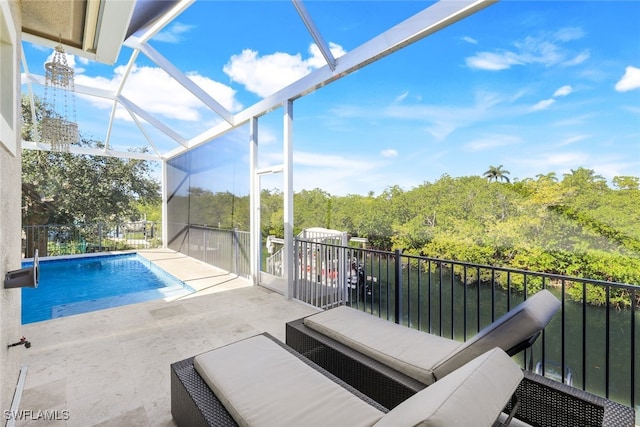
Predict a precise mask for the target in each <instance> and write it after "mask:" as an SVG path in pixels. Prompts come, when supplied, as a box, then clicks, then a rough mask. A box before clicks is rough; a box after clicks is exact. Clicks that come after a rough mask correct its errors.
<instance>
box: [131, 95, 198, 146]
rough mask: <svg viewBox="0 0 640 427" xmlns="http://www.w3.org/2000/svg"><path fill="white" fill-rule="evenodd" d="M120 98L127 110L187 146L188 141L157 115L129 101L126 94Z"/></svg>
mask: <svg viewBox="0 0 640 427" xmlns="http://www.w3.org/2000/svg"><path fill="white" fill-rule="evenodd" d="M118 99H119V101H120V103H121V104H122V105H123V106H124V107H125V108H126V109H127V110H129V111H130V112H133V113H135V114H137V115H138V116H139V117H141V118H142V119H144V120H145V121H146V122H147V123H149V124H150V125H151V126H153V127H155V128H156V129H158V130H159V131H160V132H162V133H164V134H165V135H167V136H168V137H169V138H171V139H173V140H174V141H176V142H177V143H178V144H180V145H183V146H185V147H186V145H187V141H186V140H185V139H184V138H183V137H182V136H180V135H178V134H177V133H176V132H174V131H173V130H172V129H171V128H170V127H169V126H167V125H165V124H164V123H162V122H161V121H160V120H158V119H156V118H155V117H153V116H152V115H150V114H148V113H147V112H146V111H144V110H143V109H142V108H140V107H138V106H137V105H136V104H134V103H133V102H131V101H129V100H128V99H127V98H125V97H124V96H122V95H121V96H120V97H119V98H118Z"/></svg>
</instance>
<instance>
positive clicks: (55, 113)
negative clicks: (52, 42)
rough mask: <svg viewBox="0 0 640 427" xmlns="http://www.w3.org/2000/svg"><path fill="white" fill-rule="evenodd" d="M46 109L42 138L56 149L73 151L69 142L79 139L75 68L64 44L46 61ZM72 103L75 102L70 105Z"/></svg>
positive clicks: (42, 124) (43, 117)
mask: <svg viewBox="0 0 640 427" xmlns="http://www.w3.org/2000/svg"><path fill="white" fill-rule="evenodd" d="M44 68H45V88H44V112H43V116H42V123H41V140H42V141H44V142H48V143H49V144H51V149H52V150H53V151H63V152H66V151H69V145H70V144H73V143H76V142H78V123H76V106H75V91H74V89H75V87H74V81H73V76H74V70H73V68H71V67H69V65H68V64H67V56H66V54H65V52H64V48H63V47H62V45H61V44H59V45H58V46H56V48H55V52H54V54H53V60H52V61H50V62H47V63H46V64H44ZM69 104H71V106H69Z"/></svg>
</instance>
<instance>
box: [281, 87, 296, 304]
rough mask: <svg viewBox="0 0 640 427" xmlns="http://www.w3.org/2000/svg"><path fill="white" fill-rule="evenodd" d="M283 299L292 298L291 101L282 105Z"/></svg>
mask: <svg viewBox="0 0 640 427" xmlns="http://www.w3.org/2000/svg"><path fill="white" fill-rule="evenodd" d="M283 136H284V280H285V284H286V287H285V291H284V297H285V298H287V299H290V298H292V297H293V279H294V263H293V101H291V100H289V101H287V102H286V103H285V104H284V132H283Z"/></svg>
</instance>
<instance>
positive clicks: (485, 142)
mask: <svg viewBox="0 0 640 427" xmlns="http://www.w3.org/2000/svg"><path fill="white" fill-rule="evenodd" d="M520 142H521V141H520V138H519V137H517V136H513V135H489V136H486V137H484V138H481V139H477V140H475V141H471V142H469V143H467V144H465V145H464V147H463V148H464V149H465V150H466V151H486V150H492V149H494V148H498V147H506V146H509V145H515V144H519V143H520Z"/></svg>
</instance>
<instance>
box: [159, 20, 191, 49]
mask: <svg viewBox="0 0 640 427" xmlns="http://www.w3.org/2000/svg"><path fill="white" fill-rule="evenodd" d="M192 28H195V26H194V25H187V24H183V23H181V22H176V23H174V24H173V25H171V26H170V27H168V28H167V29H165V30H164V31H160V32H159V33H158V34H156V35H155V36H154V37H153V40H154V41H157V42H164V43H172V44H177V43H180V42H181V41H182V40H183V39H184V38H183V34H185V33H188V32H189V31H191V29H192Z"/></svg>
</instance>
